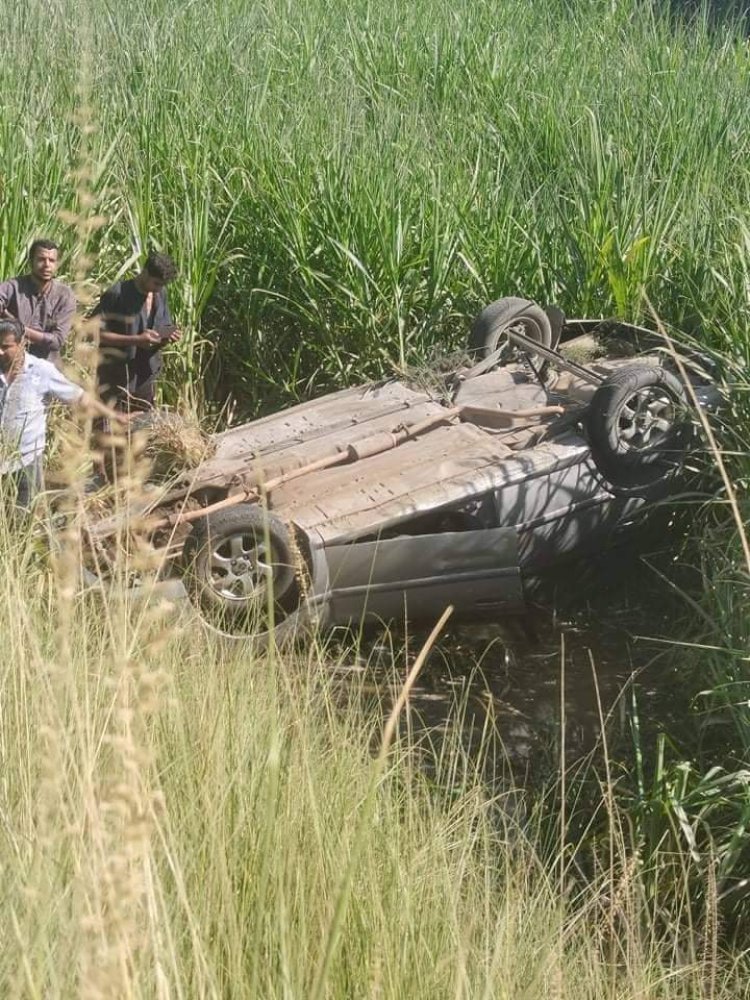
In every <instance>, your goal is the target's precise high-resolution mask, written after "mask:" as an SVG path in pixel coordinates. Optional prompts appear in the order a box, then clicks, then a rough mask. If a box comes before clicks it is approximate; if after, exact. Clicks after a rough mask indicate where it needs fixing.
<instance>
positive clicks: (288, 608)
mask: <svg viewBox="0 0 750 1000" xmlns="http://www.w3.org/2000/svg"><path fill="white" fill-rule="evenodd" d="M300 558H301V557H300V555H299V553H298V549H297V546H296V545H295V543H294V541H293V539H292V535H291V533H290V531H289V529H288V528H287V526H286V525H285V524H284V523H283V521H281V520H280V519H279V518H278V517H275V516H274V515H273V514H271V513H269V512H268V511H266V510H264V509H263V508H261V507H258V506H256V505H252V504H238V505H237V506H236V507H231V508H227V509H226V510H220V511H216V513H214V514H209V515H208V516H207V517H206V518H204V519H203V520H201V521H198V522H197V524H196V525H195V527H194V528H193V531H192V533H191V535H190V536H189V537H188V539H187V541H186V543H185V549H184V563H185V571H184V579H185V585H186V588H187V591H188V593H189V594H190V596H191V598H192V600H193V602H194V603H195V604H196V606H197V607H198V608H199V610H200V611H201V612H202V613H203V616H204V618H205V620H206V622H207V624H208V625H209V626H210V627H211V628H213V629H215V630H218V631H220V632H222V633H224V634H228V635H233V636H237V635H238V636H253V637H255V638H258V639H261V640H264V639H266V638H267V637H269V636H270V634H271V632H272V631H273V635H274V638H275V639H276V640H277V641H278V640H279V639H281V638H286V637H287V636H288V635H289V634H290V633H291V632H293V631H294V630H295V629H296V627H297V625H298V624H299V623H300V618H301V616H300V606H301V604H302V586H301V582H300V573H301V572H304V568H303V567H301V566H300V565H299V562H300ZM272 625H273V628H272Z"/></svg>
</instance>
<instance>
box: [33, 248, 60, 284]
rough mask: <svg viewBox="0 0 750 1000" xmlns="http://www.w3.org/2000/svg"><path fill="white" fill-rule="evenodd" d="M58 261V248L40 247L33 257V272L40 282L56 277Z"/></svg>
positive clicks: (43, 282) (44, 282)
mask: <svg viewBox="0 0 750 1000" xmlns="http://www.w3.org/2000/svg"><path fill="white" fill-rule="evenodd" d="M57 263H58V261H57V250H43V249H42V248H41V247H40V248H38V249H37V250H35V251H34V256H33V257H32V258H31V273H32V274H33V276H34V277H35V278H36V280H37V281H38V282H40V284H46V283H47V282H48V281H51V280H52V279H53V278H54V276H55V272H56V271H57Z"/></svg>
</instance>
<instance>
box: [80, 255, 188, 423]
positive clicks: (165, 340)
mask: <svg viewBox="0 0 750 1000" xmlns="http://www.w3.org/2000/svg"><path fill="white" fill-rule="evenodd" d="M176 277H177V269H176V268H175V265H174V262H173V261H172V258H171V257H168V256H167V255H166V254H163V253H150V254H149V255H148V258H147V259H146V263H145V264H144V266H143V268H142V270H141V271H140V273H139V274H137V275H136V276H135V277H134V278H130V279H128V280H127V281H118V282H116V283H115V284H114V285H112V287H111V288H108V289H107V291H106V292H105V293H104V294H103V295H102V297H101V299H100V300H99V304H98V305H97V306H96V308H95V309H94V312H93V315H94V316H99V317H100V318H101V329H100V333H99V347H100V362H99V367H98V368H97V381H98V385H99V395H100V397H101V399H102V401H103V402H106V403H109V404H111V405H113V406H115V407H116V408H117V409H118V410H120V411H124V412H131V411H132V410H146V409H149V408H151V407H152V406H153V405H154V391H155V388H156V380H157V378H158V376H159V372H160V371H161V367H162V357H161V350H162V348H163V347H164V346H165V345H166V344H171V343H174V341H176V340H179V338H180V331H179V330H178V329H177V328H176V327H175V325H174V323H173V322H172V316H171V314H170V312H169V305H168V303H167V293H166V286H167V285H168V284H169V283H170V282H171V281H174V279H175V278H176Z"/></svg>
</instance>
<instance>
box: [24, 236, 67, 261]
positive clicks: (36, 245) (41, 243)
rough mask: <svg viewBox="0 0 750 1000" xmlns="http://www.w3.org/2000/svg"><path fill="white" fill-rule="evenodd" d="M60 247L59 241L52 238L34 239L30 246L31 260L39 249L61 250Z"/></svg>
mask: <svg viewBox="0 0 750 1000" xmlns="http://www.w3.org/2000/svg"><path fill="white" fill-rule="evenodd" d="M59 249H60V247H59V246H58V245H57V243H53V242H52V240H34V242H33V243H32V244H31V246H30V247H29V260H33V259H34V254H35V253H36V252H37V250H59Z"/></svg>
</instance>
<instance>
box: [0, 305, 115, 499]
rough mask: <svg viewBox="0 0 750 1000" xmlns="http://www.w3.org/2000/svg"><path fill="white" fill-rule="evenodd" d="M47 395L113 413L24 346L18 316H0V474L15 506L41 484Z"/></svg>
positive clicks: (34, 493)
mask: <svg viewBox="0 0 750 1000" xmlns="http://www.w3.org/2000/svg"><path fill="white" fill-rule="evenodd" d="M50 399H59V400H60V401H61V402H63V403H68V404H69V405H72V404H79V405H82V406H85V407H88V408H90V409H91V410H93V411H94V412H97V413H101V414H104V415H106V416H108V417H111V416H113V414H112V413H111V412H110V411H109V410H107V408H106V407H104V406H103V405H102V404H101V403H100V402H99V401H98V400H96V399H92V398H91V397H90V396H89V395H87V394H86V393H85V392H84V391H83V389H82V388H81V387H80V386H79V385H76V384H75V383H74V382H71V381H70V380H69V379H67V378H66V377H65V376H64V375H63V373H62V372H61V371H58V369H57V368H56V367H55V366H54V365H53V364H51V363H50V362H49V361H45V360H44V359H43V358H37V357H36V356H35V355H33V354H30V353H28V352H27V351H26V349H25V344H24V327H23V323H22V322H21V321H20V320H17V319H14V318H4V319H0V478H2V480H3V482H4V484H8V483H9V482H10V489H11V491H12V494H13V501H14V503H15V504H16V506H18V507H23V508H28V507H29V505H30V504H31V501H32V500H33V498H34V496H35V495H36V494H37V493H38V492H39V490H40V489H41V488H42V483H43V467H42V461H43V458H44V447H45V444H46V440H47V403H48V402H49V400H50Z"/></svg>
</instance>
